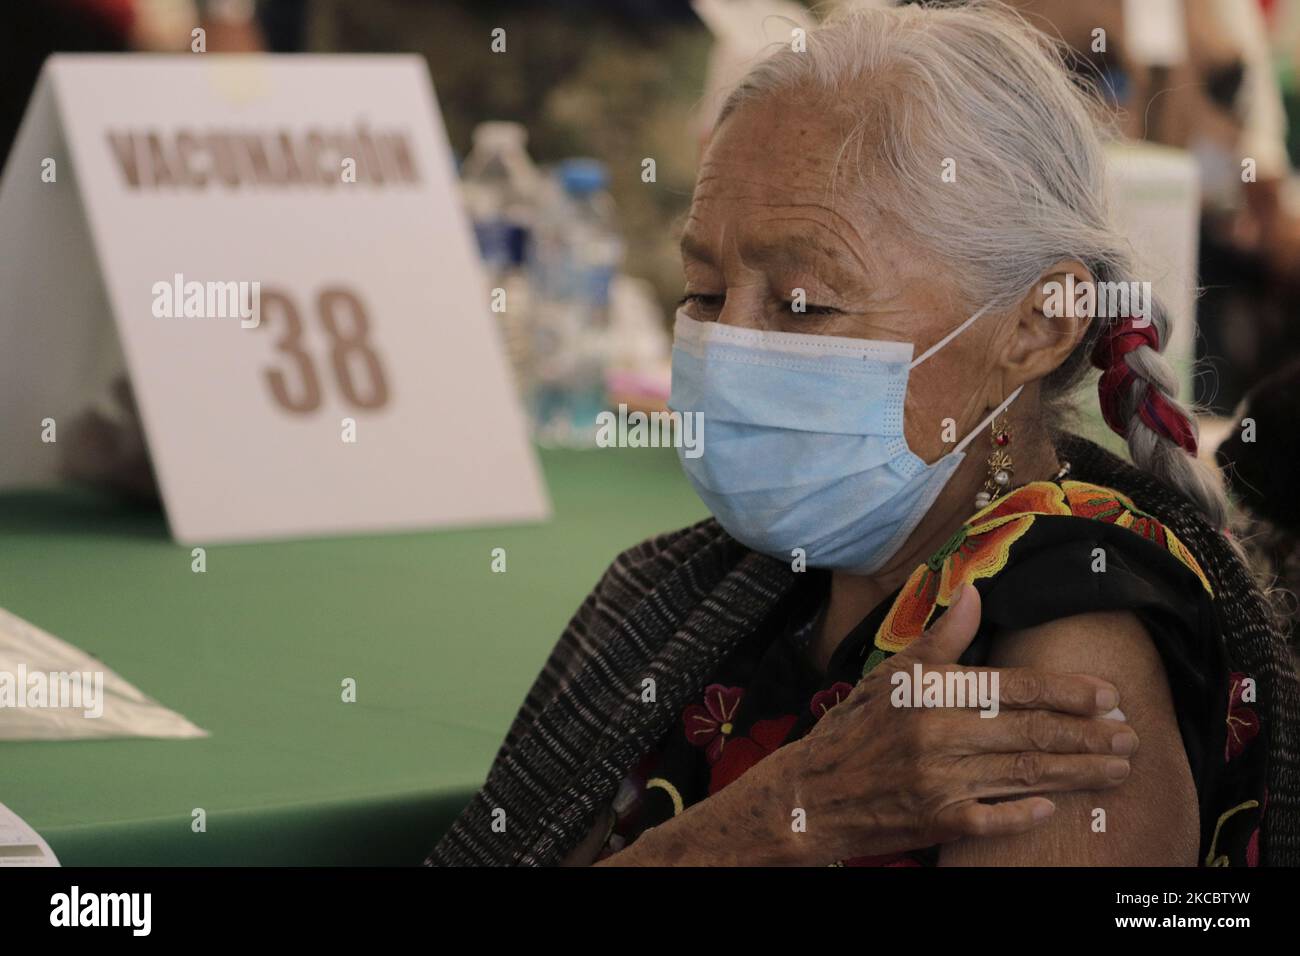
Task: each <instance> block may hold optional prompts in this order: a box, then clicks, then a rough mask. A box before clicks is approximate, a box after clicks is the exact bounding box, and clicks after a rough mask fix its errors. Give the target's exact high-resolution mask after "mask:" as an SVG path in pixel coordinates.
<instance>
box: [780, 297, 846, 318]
mask: <svg viewBox="0 0 1300 956" xmlns="http://www.w3.org/2000/svg"><path fill="white" fill-rule="evenodd" d="M794 306H795V303H794V301H793V300H790V301H788V302H782V303H781V308H782V309H783V310H784V311H786V312H789V313H790V314H791V315H835V314H836V313H837V312H839V311H840V310H839V309H837V308H835V307H834V306H831V305H813V303H811V302H804V303H803V304H802V305H801V306H800V307H799V308H798V309H796V308H795V307H794Z"/></svg>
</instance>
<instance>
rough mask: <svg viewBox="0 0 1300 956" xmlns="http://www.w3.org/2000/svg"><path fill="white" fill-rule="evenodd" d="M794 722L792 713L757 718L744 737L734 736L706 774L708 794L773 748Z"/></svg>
mask: <svg viewBox="0 0 1300 956" xmlns="http://www.w3.org/2000/svg"><path fill="white" fill-rule="evenodd" d="M794 725H795V717H794V715H793V714H791V715H790V716H788V717H778V718H776V719H775V720H760V721H757V722H756V723H755V724H754V726H753V727H751V728H750V729H749V736H748V737H738V738H736V739H735V740H733V741H731V743H729V744H728V745H727V749H726V750H725V751H724V752H723V754H722V757H721V758H720V759H719V760H718V762H717V763H715V764H714V765H713V772H712V773H711V774H710V776H709V796H713V795H714V794H715V793H717V792H718V791H719V790H721V789H722V788H723V787H725V786H726V785H727V784H729V783H731V782H732V781H733V780H736V779H737V778H739V777H740V775H741V774H743V773H744V772H745V771H746V770H748V769H749V768H750V767H752V766H754V764H756V763H758V762H759V761H760V760H762V759H763V758H764V757H766V756H767V755H768V754H770V753H772V751H774V750H776V749H777V748H778V747H780V746H781V745H782V744H783V743H785V738H786V737H787V736H788V735H789V733H790V729H791V728H792V727H794Z"/></svg>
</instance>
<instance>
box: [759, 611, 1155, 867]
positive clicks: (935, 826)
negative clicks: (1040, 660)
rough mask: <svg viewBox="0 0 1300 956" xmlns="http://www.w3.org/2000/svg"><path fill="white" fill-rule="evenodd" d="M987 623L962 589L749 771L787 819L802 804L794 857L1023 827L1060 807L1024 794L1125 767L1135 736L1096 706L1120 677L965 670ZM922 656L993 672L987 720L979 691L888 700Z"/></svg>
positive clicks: (835, 855)
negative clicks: (934, 619)
mask: <svg viewBox="0 0 1300 956" xmlns="http://www.w3.org/2000/svg"><path fill="white" fill-rule="evenodd" d="M979 621H980V598H979V592H978V591H977V590H976V589H975V588H974V587H972V586H965V587H963V588H962V591H961V593H960V595H959V596H958V598H957V601H956V603H955V604H954V606H953V607H952V608H950V609H949V610H948V612H947V613H946V614H944V616H943V617H942V618H941V619H940V621H939V623H938V624H937V625H935V627H934V628H933V629H931V630H930V631H928V632H927V633H926V634H925V635H923V636H922V637H921V638H919V639H918V640H917V641H916V642H915V643H914V644H913V645H912V646H910V647H909V648H908V649H907V650H905V651H903V652H901V653H899V654H896V655H894V656H893V657H891V658H889V660H888V661H886V662H885V663H883V664H881V665H880V666H879V667H878V668H876V669H875V670H874V671H872V672H871V674H869V675H868V676H867V677H866V678H864V679H863V680H862V682H861V683H859V684H858V686H857V687H856V688H855V689H854V691H853V693H852V694H850V695H849V697H848V698H846V699H845V700H844V701H842V702H841V703H840V704H839V705H837V706H836V707H834V708H833V709H832V710H831V711H830V712H829V713H827V714H826V716H825V717H823V718H822V719H821V721H820V722H819V723H818V724H817V726H816V727H815V728H814V729H813V731H812V732H811V733H809V734H808V736H807V737H805V738H803V739H802V740H800V741H797V742H795V743H793V744H790V745H789V746H787V747H784V748H782V749H781V750H779V751H777V752H776V753H775V754H773V755H772V756H771V757H769V758H767V760H764V761H763V762H761V763H760V764H758V765H757V766H756V767H755V768H754V771H764V774H763V776H765V777H767V778H768V779H767V781H765V783H766V784H767V785H768V786H772V787H773V791H774V792H773V793H772V796H773V797H776V796H777V795H778V794H780V795H783V796H784V797H785V799H786V800H787V802H788V804H789V807H788V808H787V809H786V811H785V817H786V819H787V820H791V819H793V816H792V815H793V814H794V813H795V810H796V809H802V810H803V811H804V819H805V820H806V831H805V832H798V830H797V829H794V828H790V827H789V826H788V825H787V829H789V830H790V832H789V834H788V835H787V836H786V842H787V843H788V844H790V845H792V846H799V845H803V846H804V847H805V851H804V852H800V853H797V854H796V855H797V856H798V857H799V858H800V859H802V860H804V861H806V862H810V863H831V862H834V861H836V860H841V859H847V858H851V857H855V856H879V855H884V854H888V853H895V852H899V851H902V850H911V849H918V848H921V847H927V846H932V845H934V844H938V843H946V842H948V841H951V840H955V839H958V838H961V837H987V836H1002V835H1007V834H1015V833H1023V832H1025V831H1027V830H1030V829H1032V828H1033V827H1035V826H1037V825H1039V824H1041V823H1043V822H1045V821H1046V820H1047V819H1048V818H1049V817H1051V815H1052V813H1053V812H1054V810H1055V805H1054V804H1053V803H1052V801H1050V800H1048V799H1047V798H1046V797H1043V796H1029V795H1030V794H1041V793H1044V792H1048V791H1069V790H1101V789H1105V788H1109V787H1114V786H1117V785H1119V784H1120V783H1122V782H1123V781H1124V779H1125V778H1126V777H1127V776H1128V774H1129V760H1128V758H1129V756H1131V755H1132V754H1133V752H1134V751H1135V750H1136V749H1137V742H1138V741H1137V735H1136V734H1134V733H1133V731H1132V730H1131V729H1130V728H1129V727H1128V725H1127V724H1125V723H1124V722H1123V721H1122V720H1111V719H1106V718H1103V717H1102V716H1100V715H1102V714H1108V713H1109V712H1110V711H1113V710H1115V708H1116V707H1117V706H1118V704H1119V696H1118V693H1117V691H1116V690H1115V688H1114V686H1113V685H1111V684H1109V683H1107V682H1105V681H1102V680H1098V679H1096V678H1093V677H1088V676H1085V675H1082V674H1058V673H1050V672H1047V671H1040V670H1031V669H1021V668H1001V669H992V668H961V667H958V666H956V665H955V662H956V660H957V658H958V657H959V656H960V655H961V654H962V652H963V651H965V649H966V648H967V646H969V644H970V642H971V640H972V638H973V637H974V635H975V632H976V630H977V629H978V627H979ZM918 663H919V664H920V665H921V666H922V668H923V671H924V672H925V673H929V672H931V671H938V672H941V673H942V672H948V671H958V672H960V673H963V674H968V673H971V672H975V673H978V672H980V671H988V672H989V673H990V675H992V674H993V673H996V674H997V675H998V684H997V691H998V698H999V701H1000V707H999V709H998V712H997V715H996V716H994V717H982V716H981V715H980V711H979V710H976V709H975V706H976V702H975V701H970V702H969V704H970V706H967V707H953V706H948V707H935V708H920V707H897V706H894V704H893V703H891V700H890V697H891V694H892V693H893V692H894V688H895V684H894V681H893V677H894V675H895V674H897V673H899V672H904V673H906V674H908V675H909V678H910V677H911V675H912V674H913V671H914V667H915V665H916V664H918ZM990 686H991V685H990ZM1121 716H1122V715H1121ZM754 771H751V773H752V772H754ZM741 780H742V781H743V780H744V778H743V777H742V778H741ZM740 782H741V781H737V784H738V783H740ZM755 783H759V781H755ZM735 785H736V784H733V786H735ZM988 800H999V801H1001V802H997V803H987V802H982V801H988ZM773 809H774V811H775V810H776V808H773Z"/></svg>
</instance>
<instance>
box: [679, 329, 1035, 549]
mask: <svg viewBox="0 0 1300 956" xmlns="http://www.w3.org/2000/svg"><path fill="white" fill-rule="evenodd" d="M987 308H988V307H987V306H986V307H985V308H984V309H981V310H980V311H979V312H976V313H975V314H974V315H972V316H971V317H970V318H969V319H967V320H966V321H965V322H963V323H962V324H961V325H959V326H958V327H957V328H956V329H954V330H953V331H952V332H950V333H949V334H948V335H946V336H945V337H944V338H943V339H942V340H941V341H939V342H938V343H937V344H935V345H934V346H933V347H932V348H930V349H928V350H927V351H926V352H925V354H923V355H922V356H921V357H920V358H918V359H916V360H913V359H912V352H913V348H912V345H911V343H908V342H877V341H869V340H864V339H850V338H840V337H832V336H824V335H804V334H799V333H793V332H767V331H761V330H757V329H744V328H737V327H735V326H731V325H722V324H720V323H717V322H696V321H695V320H694V319H691V318H689V317H688V316H687V315H686V314H685V313H684V312H678V314H677V324H676V328H675V329H674V339H673V387H672V397H671V398H670V399H669V402H668V404H669V407H670V408H671V409H672V410H673V411H677V412H683V413H686V412H701V413H703V420H704V422H705V424H707V426H708V429H707V432H706V433H705V434H706V436H707V438H706V440H705V442H704V447H703V454H701V455H699V456H698V457H696V458H688V457H686V455H684V454H682V450H681V449H679V450H678V457H679V458H680V460H681V463H682V467H683V469H685V471H686V475H687V477H688V478H689V479H690V481H691V484H692V485H693V486H694V487H695V490H696V492H697V493H698V494H699V496H700V498H702V499H703V501H704V503H705V504H706V505H707V506H708V508H709V510H710V511H711V512H712V513H713V516H714V517H715V518H717V519H718V523H719V524H721V525H722V527H723V528H725V529H726V531H727V532H728V533H729V534H730V535H731V536H732V537H734V538H735V539H736V540H737V541H740V542H741V543H742V544H744V545H747V546H748V547H750V548H753V549H754V550H755V551H761V552H763V553H764V554H769V555H771V556H773V557H779V558H784V559H786V560H789V559H790V558H791V557H792V555H793V552H794V549H796V548H802V549H803V552H804V555H805V556H806V560H807V564H808V566H809V567H822V568H838V569H843V570H848V571H853V572H857V573H860V574H870V573H872V572H873V571H877V570H879V569H880V568H881V567H882V566H883V565H884V564H885V562H887V561H888V560H889V559H890V558H892V557H893V556H894V555H895V554H896V553H897V552H898V549H899V548H901V547H902V546H903V543H904V542H905V541H906V540H907V538H908V535H910V534H911V533H912V531H913V530H915V528H916V526H917V524H918V523H919V522H920V520H921V518H922V517H923V516H924V515H925V513H926V512H927V511H928V510H929V509H930V506H931V505H932V504H933V503H934V500H935V498H937V497H938V496H939V492H940V491H942V490H943V487H944V485H946V484H947V483H948V481H949V479H951V478H952V474H953V472H954V471H956V470H957V466H958V465H960V464H961V462H962V459H963V458H965V457H966V453H965V448H966V445H967V444H969V443H970V440H971V439H972V438H973V437H974V436H975V435H976V434H978V433H979V432H980V431H982V430H983V429H984V428H985V426H987V425H988V423H989V422H991V421H992V420H993V419H994V418H996V417H997V416H998V415H999V414H1001V412H1002V410H1003V409H1004V408H1006V407H1007V406H1008V405H1010V404H1011V402H1012V401H1014V400H1015V398H1016V396H1017V395H1019V394H1020V389H1019V388H1017V389H1016V390H1015V391H1014V392H1012V393H1011V395H1010V396H1009V397H1008V398H1007V400H1006V401H1005V402H1003V403H1002V404H1001V405H999V406H998V407H997V408H995V409H994V410H993V412H992V413H990V414H989V416H988V417H987V418H985V419H984V421H983V422H982V423H981V424H979V425H978V426H976V427H975V429H973V430H972V432H971V433H970V434H969V435H967V436H966V437H965V438H964V439H963V440H962V441H961V442H959V443H958V444H957V446H956V447H955V448H954V449H953V450H952V451H951V452H949V453H948V454H946V455H944V456H943V457H942V458H940V459H939V460H938V461H936V462H934V463H933V464H926V462H925V461H923V460H922V459H921V458H919V457H918V456H917V455H916V454H914V453H913V452H912V450H911V449H910V448H909V447H908V445H907V439H906V438H905V437H904V434H903V400H904V398H905V397H906V395H907V379H908V374H909V373H910V372H911V370H912V369H914V368H916V366H918V365H920V364H921V363H922V362H924V361H925V360H926V359H928V358H929V357H930V356H932V355H933V354H934V353H935V352H937V351H938V350H939V349H940V348H942V347H943V346H945V345H947V344H948V343H949V342H950V341H952V339H954V338H955V337H956V336H957V335H959V334H960V333H961V332H963V331H965V330H966V329H967V328H969V327H970V325H971V324H972V323H973V322H975V320H976V319H978V318H979V317H980V316H981V315H983V314H984V313H985V311H987ZM1022 387H1023V386H1022Z"/></svg>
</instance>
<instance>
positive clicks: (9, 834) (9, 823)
mask: <svg viewBox="0 0 1300 956" xmlns="http://www.w3.org/2000/svg"><path fill="white" fill-rule="evenodd" d="M59 865H60V864H59V858H58V857H56V856H55V855H54V851H53V850H51V849H50V845H49V844H48V843H46V842H45V841H44V840H42V839H41V835H40V834H39V833H37V832H36V831H35V830H33V829H32V828H31V827H29V826H28V825H27V823H26V821H24V820H23V818H22V817H20V816H19V815H18V814H16V813H14V812H13V811H12V810H10V809H9V808H8V807H6V806H5V805H4V804H3V803H0V867H4V866H59Z"/></svg>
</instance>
